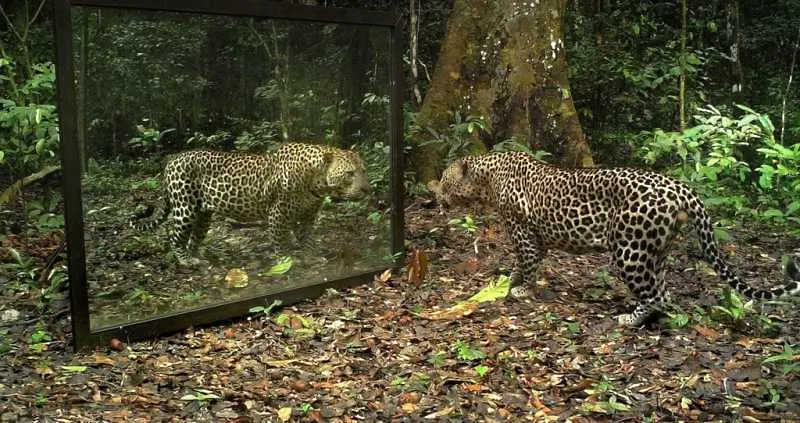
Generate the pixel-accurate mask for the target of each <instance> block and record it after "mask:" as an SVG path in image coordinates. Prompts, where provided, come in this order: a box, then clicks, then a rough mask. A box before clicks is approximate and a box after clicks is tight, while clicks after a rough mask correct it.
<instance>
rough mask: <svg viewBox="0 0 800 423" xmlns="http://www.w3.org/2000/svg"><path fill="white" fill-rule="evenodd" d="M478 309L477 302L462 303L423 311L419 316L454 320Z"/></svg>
mask: <svg viewBox="0 0 800 423" xmlns="http://www.w3.org/2000/svg"><path fill="white" fill-rule="evenodd" d="M477 309H478V303H464V304H459V305H457V306H453V307H450V308H446V309H444V310H436V311H424V312H422V313H420V316H422V317H424V318H426V319H429V320H456V319H460V318H462V317H464V316H469V315H470V314H472V313H473V312H474V311H475V310H477Z"/></svg>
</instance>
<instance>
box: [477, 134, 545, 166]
mask: <svg viewBox="0 0 800 423" xmlns="http://www.w3.org/2000/svg"><path fill="white" fill-rule="evenodd" d="M492 151H494V152H498V153H503V152H506V151H521V152H523V153H528V154H530V155H531V156H533V157H534V158H535V159H536V160H541V161H543V162H546V161H548V159H549V158H550V157H552V156H553V155H552V154H550V153H549V152H547V151H545V150H536V151H533V150H532V149H531V148H530V147H528V146H527V145H525V144H523V143H520V142H519V141H517V140H516V139H510V140H505V141H502V142H499V143H497V144H495V145H493V146H492Z"/></svg>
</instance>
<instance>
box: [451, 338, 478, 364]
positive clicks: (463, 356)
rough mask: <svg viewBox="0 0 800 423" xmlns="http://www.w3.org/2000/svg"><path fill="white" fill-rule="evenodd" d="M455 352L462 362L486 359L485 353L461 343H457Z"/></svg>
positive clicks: (454, 346)
mask: <svg viewBox="0 0 800 423" xmlns="http://www.w3.org/2000/svg"><path fill="white" fill-rule="evenodd" d="M453 350H454V351H455V352H456V357H457V358H458V359H459V360H461V361H474V360H480V359H482V358H486V353H485V352H483V351H481V350H480V349H478V348H473V347H472V346H470V345H469V344H466V343H464V342H461V341H456V342H455V343H454V344H453Z"/></svg>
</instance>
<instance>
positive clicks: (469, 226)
mask: <svg viewBox="0 0 800 423" xmlns="http://www.w3.org/2000/svg"><path fill="white" fill-rule="evenodd" d="M447 224H448V225H450V226H455V227H458V228H461V230H463V231H464V232H467V233H470V234H474V233H475V232H476V231H477V230H478V225H477V224H476V223H475V219H473V218H472V216H470V215H466V216H464V217H463V218H453V219H450V221H448V222H447Z"/></svg>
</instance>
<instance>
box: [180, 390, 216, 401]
mask: <svg viewBox="0 0 800 423" xmlns="http://www.w3.org/2000/svg"><path fill="white" fill-rule="evenodd" d="M218 399H220V396H219V395H217V394H215V393H213V392H211V391H209V390H208V389H196V390H195V392H194V393H193V394H186V395H184V396H182V397H181V401H196V402H201V403H202V402H206V401H209V400H218Z"/></svg>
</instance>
